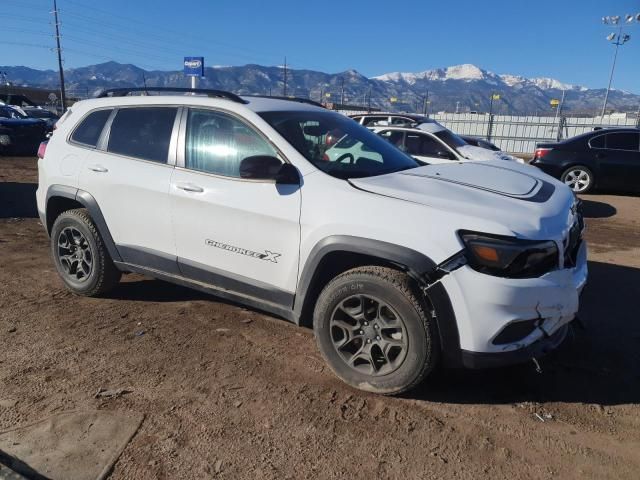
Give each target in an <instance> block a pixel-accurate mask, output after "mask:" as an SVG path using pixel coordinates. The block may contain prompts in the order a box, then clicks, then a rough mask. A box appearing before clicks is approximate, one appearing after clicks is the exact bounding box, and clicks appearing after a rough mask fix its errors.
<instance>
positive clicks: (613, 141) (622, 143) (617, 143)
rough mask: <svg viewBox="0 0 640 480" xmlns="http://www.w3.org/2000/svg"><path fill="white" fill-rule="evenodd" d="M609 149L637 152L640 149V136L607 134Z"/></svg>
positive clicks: (634, 134) (636, 134) (635, 134)
mask: <svg viewBox="0 0 640 480" xmlns="http://www.w3.org/2000/svg"><path fill="white" fill-rule="evenodd" d="M607 148H611V149H613V150H631V151H633V152H637V151H638V149H639V148H640V134H638V133H630V132H629V133H609V134H607Z"/></svg>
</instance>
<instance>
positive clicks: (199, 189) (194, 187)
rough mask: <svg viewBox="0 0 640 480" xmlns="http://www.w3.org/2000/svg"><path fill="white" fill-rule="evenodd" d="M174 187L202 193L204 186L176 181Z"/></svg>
mask: <svg viewBox="0 0 640 480" xmlns="http://www.w3.org/2000/svg"><path fill="white" fill-rule="evenodd" d="M176 188H179V189H180V190H184V191H185V192H193V193H202V192H204V188H202V187H199V186H198V185H194V184H193V183H176Z"/></svg>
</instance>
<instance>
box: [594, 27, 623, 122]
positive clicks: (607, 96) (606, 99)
mask: <svg viewBox="0 0 640 480" xmlns="http://www.w3.org/2000/svg"><path fill="white" fill-rule="evenodd" d="M621 35H622V26H621V27H620V28H619V29H618V36H617V38H618V40H617V41H616V42H615V43H614V45H615V46H616V48H615V50H614V52H613V63H612V64H611V73H610V74H609V84H608V85H607V93H605V95H604V103H603V104H602V113H601V114H600V116H602V117H604V114H605V113H606V110H607V102H608V101H609V92H610V91H611V82H612V81H613V72H614V70H615V69H616V60H617V58H618V48H619V47H620V45H622V43H620V38H621ZM623 43H624V42H623Z"/></svg>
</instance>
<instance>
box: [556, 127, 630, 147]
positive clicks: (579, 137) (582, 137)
mask: <svg viewBox="0 0 640 480" xmlns="http://www.w3.org/2000/svg"><path fill="white" fill-rule="evenodd" d="M625 132H629V133H638V132H640V129H638V128H636V127H613V128H600V129H598V130H592V131H591V132H586V133H581V134H580V135H576V136H575V137H571V138H567V139H565V140H563V141H562V142H561V143H570V142H574V141H576V142H579V141H582V140H589V139H591V138H593V137H596V136H598V135H604V134H605V133H625Z"/></svg>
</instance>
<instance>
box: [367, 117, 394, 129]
mask: <svg viewBox="0 0 640 480" xmlns="http://www.w3.org/2000/svg"><path fill="white" fill-rule="evenodd" d="M388 120H389V118H388V117H364V122H363V123H362V124H363V125H364V126H365V127H372V126H374V125H376V124H377V123H379V122H386V121H388Z"/></svg>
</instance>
